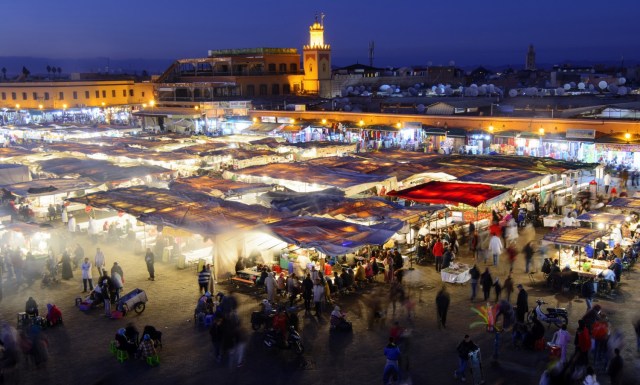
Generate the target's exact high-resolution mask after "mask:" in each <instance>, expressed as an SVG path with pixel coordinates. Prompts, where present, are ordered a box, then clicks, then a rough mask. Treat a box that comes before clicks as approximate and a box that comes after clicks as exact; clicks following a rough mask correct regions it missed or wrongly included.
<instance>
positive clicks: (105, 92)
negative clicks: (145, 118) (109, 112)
mask: <svg viewBox="0 0 640 385" xmlns="http://www.w3.org/2000/svg"><path fill="white" fill-rule="evenodd" d="M153 92H154V89H153V84H152V83H150V82H135V81H134V80H92V81H33V82H5V83H0V108H8V109H33V110H36V109H41V110H59V109H67V108H69V109H72V108H85V107H105V106H107V107H109V106H120V105H136V104H140V105H141V104H144V103H148V102H149V101H151V100H153V98H154V95H153Z"/></svg>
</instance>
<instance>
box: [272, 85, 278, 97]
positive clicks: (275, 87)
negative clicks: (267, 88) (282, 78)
mask: <svg viewBox="0 0 640 385" xmlns="http://www.w3.org/2000/svg"><path fill="white" fill-rule="evenodd" d="M271 95H280V84H272V85H271Z"/></svg>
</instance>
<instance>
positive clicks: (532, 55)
mask: <svg viewBox="0 0 640 385" xmlns="http://www.w3.org/2000/svg"><path fill="white" fill-rule="evenodd" d="M524 69H525V70H529V71H535V69H536V51H535V50H534V49H533V44H529V50H528V51H527V61H526V62H525V64H524Z"/></svg>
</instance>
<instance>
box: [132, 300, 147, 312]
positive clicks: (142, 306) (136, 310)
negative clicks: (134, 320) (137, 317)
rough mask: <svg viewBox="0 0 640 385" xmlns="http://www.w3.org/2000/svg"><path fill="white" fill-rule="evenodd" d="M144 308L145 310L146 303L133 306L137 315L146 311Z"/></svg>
mask: <svg viewBox="0 0 640 385" xmlns="http://www.w3.org/2000/svg"><path fill="white" fill-rule="evenodd" d="M144 308H145V304H144V302H138V303H137V304H135V305H134V306H133V311H135V312H136V313H137V314H140V313H142V312H143V311H144Z"/></svg>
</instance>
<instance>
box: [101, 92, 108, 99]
mask: <svg viewBox="0 0 640 385" xmlns="http://www.w3.org/2000/svg"><path fill="white" fill-rule="evenodd" d="M102 97H103V98H105V99H106V98H107V91H105V90H102Z"/></svg>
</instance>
